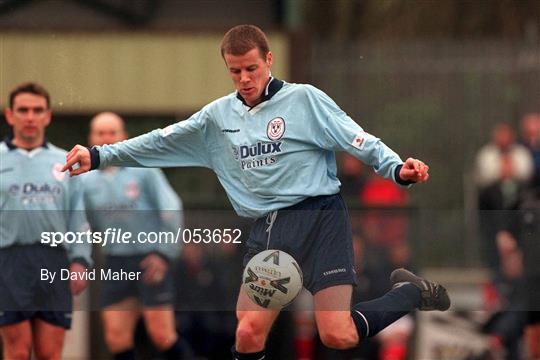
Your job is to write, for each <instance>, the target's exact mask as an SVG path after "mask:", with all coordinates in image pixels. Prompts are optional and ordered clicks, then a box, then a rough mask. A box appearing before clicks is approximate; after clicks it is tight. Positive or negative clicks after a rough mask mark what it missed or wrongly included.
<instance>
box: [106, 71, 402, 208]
mask: <svg viewBox="0 0 540 360" xmlns="http://www.w3.org/2000/svg"><path fill="white" fill-rule="evenodd" d="M263 100H264V101H263V102H262V103H260V104H259V105H257V106H255V107H253V108H250V107H248V106H246V105H245V104H244V103H243V101H242V99H241V98H239V96H238V95H237V93H232V94H229V95H228V96H225V97H222V98H220V99H218V100H216V101H214V102H212V103H210V104H208V105H207V106H205V107H204V108H203V109H201V110H200V111H199V112H197V113H195V114H194V115H192V116H191V117H190V118H189V119H187V120H185V121H180V122H178V123H176V124H173V125H170V126H168V127H166V128H164V129H157V130H154V131H152V132H150V133H147V134H145V135H141V136H139V137H136V138H132V139H130V140H126V141H124V142H121V143H117V144H114V145H109V146H103V147H101V148H99V149H98V151H99V156H100V162H101V164H100V166H110V165H114V166H136V167H137V166H140V167H170V166H202V167H207V168H210V169H212V170H213V171H214V172H215V173H216V175H217V177H218V179H219V181H220V182H221V184H222V185H223V187H224V188H225V191H226V192H227V195H228V197H229V199H230V201H231V203H232V205H233V207H234V208H235V210H236V212H237V213H238V214H239V215H241V216H246V217H252V218H258V217H261V216H263V215H264V214H266V213H268V212H270V211H274V210H278V209H282V208H285V207H288V206H291V205H294V204H296V203H298V202H300V201H302V200H304V199H305V198H307V197H311V196H317V195H330V194H336V193H338V192H339V187H340V182H339V180H338V178H337V175H336V173H337V166H336V158H335V153H334V152H335V151H346V152H348V153H350V154H352V155H353V156H355V157H356V158H358V159H360V160H361V161H363V162H364V163H365V164H367V165H370V166H372V167H373V168H374V170H375V172H377V173H378V174H379V175H382V176H384V177H386V178H391V179H393V180H394V181H396V179H395V172H396V169H397V167H398V166H399V165H402V164H403V162H402V160H401V159H400V158H399V156H398V155H397V154H396V153H395V152H394V151H392V150H391V149H390V148H388V147H387V146H386V145H385V144H384V143H383V142H382V141H381V140H380V139H378V138H377V137H375V136H373V135H371V134H368V133H367V132H365V131H364V130H363V129H362V128H361V127H360V126H359V125H358V124H357V123H355V122H354V120H352V119H351V118H350V117H349V116H348V115H347V114H346V113H345V112H344V111H342V110H341V109H340V108H339V107H338V106H337V105H336V103H335V102H334V101H333V100H332V99H331V98H330V97H329V96H328V95H326V94H325V93H324V92H322V91H321V90H319V89H317V88H315V87H313V86H311V85H304V84H290V83H285V82H283V81H280V80H277V79H272V80H271V81H270V82H269V84H268V86H267V88H266V91H265V94H264V99H263Z"/></svg>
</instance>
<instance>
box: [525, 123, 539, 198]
mask: <svg viewBox="0 0 540 360" xmlns="http://www.w3.org/2000/svg"><path fill="white" fill-rule="evenodd" d="M521 142H522V144H523V145H525V146H526V147H527V149H529V151H530V152H531V155H532V158H533V163H534V173H533V177H532V180H531V186H532V188H533V189H537V188H540V113H530V114H526V115H525V116H524V117H523V119H521Z"/></svg>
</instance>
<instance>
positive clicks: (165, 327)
mask: <svg viewBox="0 0 540 360" xmlns="http://www.w3.org/2000/svg"><path fill="white" fill-rule="evenodd" d="M88 139H89V143H90V145H91V146H96V145H97V146H101V145H104V144H114V143H116V142H119V141H122V140H125V139H127V133H126V131H125V127H124V120H122V118H121V117H120V116H118V115H117V114H114V113H111V112H104V113H100V114H98V115H96V116H95V117H94V118H93V119H92V121H91V122H90V133H89V137H88ZM82 180H83V185H84V191H83V193H84V200H85V205H86V210H87V213H88V220H89V221H90V225H91V227H92V230H93V231H100V232H105V231H106V230H107V229H121V230H122V231H124V232H126V231H129V232H130V233H131V234H133V238H135V236H136V235H135V234H144V233H146V234H148V233H150V232H153V231H170V232H173V233H176V231H177V230H178V228H179V227H181V225H182V219H181V213H180V211H181V209H182V203H181V201H180V199H179V198H178V196H177V195H176V193H175V192H174V190H173V189H172V187H171V186H170V184H169V183H168V182H167V179H166V178H165V175H164V174H163V172H162V171H161V170H159V169H133V168H117V167H112V166H110V167H107V168H104V169H102V170H99V171H94V172H93V173H91V174H87V175H86V176H84V177H83V179H82ZM137 236H138V235H137ZM102 250H103V252H104V253H105V255H106V261H105V262H106V265H105V270H106V271H107V270H109V269H112V270H113V271H133V272H137V271H141V272H143V274H142V278H141V279H139V278H137V280H119V281H113V280H109V281H103V282H102V283H101V285H102V289H101V301H100V302H101V306H102V307H103V311H102V319H103V327H104V333H105V334H104V335H105V342H106V343H107V347H108V348H109V351H110V352H111V353H112V354H113V357H114V359H121V360H129V359H135V355H136V354H135V352H136V351H135V341H134V337H133V335H134V333H135V328H136V325H137V322H138V320H139V318H140V317H142V318H143V319H144V323H145V327H146V331H147V334H148V335H149V337H150V340H151V341H152V343H153V344H154V346H156V347H157V349H158V350H159V351H160V352H161V353H162V356H163V357H164V358H166V359H178V358H180V357H181V356H182V353H185V352H186V351H185V350H184V347H183V346H182V345H181V344H182V343H181V340H180V339H179V337H178V335H177V334H176V327H175V321H174V313H173V306H172V305H173V296H174V290H173V282H172V278H171V271H170V268H171V266H170V265H171V263H172V262H173V261H174V259H175V258H176V256H177V254H178V251H179V246H178V244H173V243H160V242H157V243H154V244H152V243H138V244H136V243H129V244H125V243H123V244H122V243H110V244H107V246H104V247H102Z"/></svg>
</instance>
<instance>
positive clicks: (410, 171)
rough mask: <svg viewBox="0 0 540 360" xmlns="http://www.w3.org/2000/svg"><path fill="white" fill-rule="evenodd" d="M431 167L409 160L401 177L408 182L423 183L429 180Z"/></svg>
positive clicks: (403, 167)
mask: <svg viewBox="0 0 540 360" xmlns="http://www.w3.org/2000/svg"><path fill="white" fill-rule="evenodd" d="M428 171H429V166H427V165H426V164H425V163H424V162H423V161H421V160H418V159H413V158H408V159H407V160H406V161H405V163H404V164H403V166H402V167H401V169H400V171H399V177H400V178H401V179H403V180H406V181H412V182H415V183H423V182H426V181H427V180H428V179H429V174H428Z"/></svg>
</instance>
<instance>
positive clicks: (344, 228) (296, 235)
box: [244, 194, 358, 294]
mask: <svg viewBox="0 0 540 360" xmlns="http://www.w3.org/2000/svg"><path fill="white" fill-rule="evenodd" d="M275 213H276V214H277V215H275V216H276V217H275V220H274V222H273V223H272V224H271V216H272V214H273V213H270V214H268V216H266V217H262V218H259V219H257V220H256V221H255V224H254V225H253V227H252V229H251V233H250V235H249V239H248V240H247V246H248V252H247V254H246V255H245V257H244V266H246V264H247V263H248V261H249V260H250V259H251V258H252V257H253V256H254V255H255V254H257V253H259V252H261V251H263V250H266V249H278V250H283V251H285V252H287V253H289V254H290V255H291V256H292V257H293V258H294V259H295V260H296V261H297V262H298V264H299V265H300V267H301V269H302V272H303V275H304V287H305V288H306V289H308V290H309V291H310V292H311V293H312V294H315V293H317V292H318V291H320V290H322V289H326V288H328V287H331V286H336V285H345V284H352V285H356V284H357V281H358V280H357V278H356V272H355V271H354V255H353V247H352V231H351V224H350V220H349V212H348V210H347V206H346V205H345V202H344V201H343V199H342V197H341V195H340V194H335V195H321V196H315V197H310V198H307V199H305V200H303V201H301V202H300V203H298V204H295V205H293V206H290V207H288V208H285V209H282V210H278V211H277V212H275Z"/></svg>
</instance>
